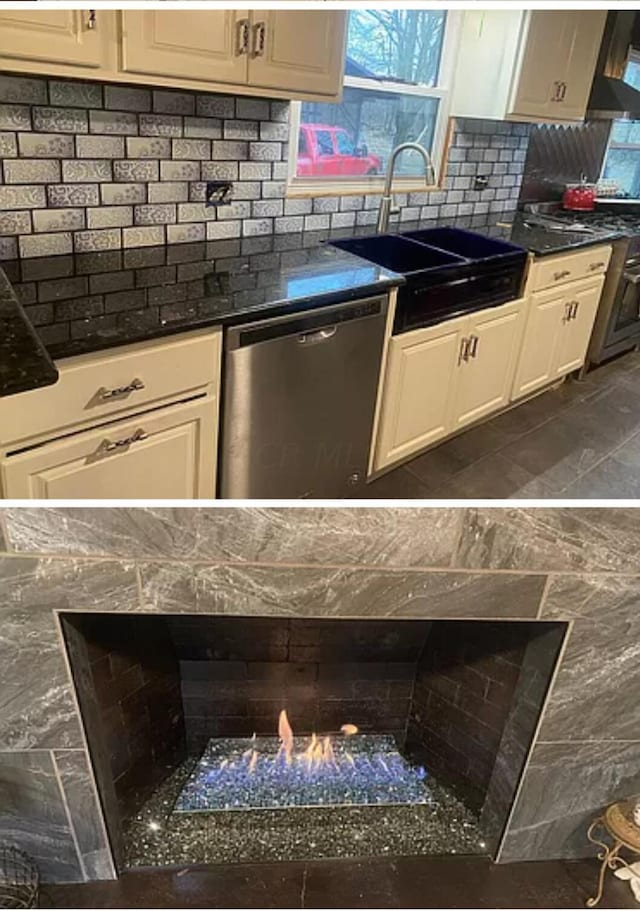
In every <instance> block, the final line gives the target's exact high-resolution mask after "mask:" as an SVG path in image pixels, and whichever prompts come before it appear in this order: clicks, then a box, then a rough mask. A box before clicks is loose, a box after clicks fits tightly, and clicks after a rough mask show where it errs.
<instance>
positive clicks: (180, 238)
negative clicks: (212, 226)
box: [167, 224, 205, 244]
mask: <svg viewBox="0 0 640 911" xmlns="http://www.w3.org/2000/svg"><path fill="white" fill-rule="evenodd" d="M204 239H205V227H204V224H188V225H167V242H168V243H170V244H188V243H194V242H195V241H200V240H204Z"/></svg>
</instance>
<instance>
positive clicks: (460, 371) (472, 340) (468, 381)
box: [373, 300, 524, 471]
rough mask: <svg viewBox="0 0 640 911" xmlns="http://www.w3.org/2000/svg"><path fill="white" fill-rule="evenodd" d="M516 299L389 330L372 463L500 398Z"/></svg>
mask: <svg viewBox="0 0 640 911" xmlns="http://www.w3.org/2000/svg"><path fill="white" fill-rule="evenodd" d="M523 306H524V302H523V301H522V300H517V301H512V302H510V303H508V304H504V305H503V306H500V307H494V308H491V309H488V310H482V311H480V312H479V313H475V314H473V315H471V316H465V317H460V318H459V319H454V320H450V321H448V322H445V323H440V324H439V325H437V326H430V327H428V328H425V329H418V330H416V331H414V332H407V333H404V334H402V335H396V336H392V337H391V339H390V341H389V350H388V355H387V365H386V372H385V379H384V383H383V385H382V393H381V395H382V399H381V408H380V422H379V426H378V433H377V440H376V445H375V455H374V459H373V470H374V471H378V470H380V469H382V468H385V467H387V466H389V465H392V464H394V463H396V462H399V461H401V460H402V459H404V458H406V457H407V456H410V455H413V454H414V453H417V452H420V451H421V450H422V449H425V448H426V447H427V446H430V445H431V444H432V443H436V442H437V441H438V440H441V439H444V438H445V437H447V436H450V435H451V434H452V433H454V432H455V431H456V430H457V429H459V428H461V427H464V426H466V425H467V424H470V423H472V422H473V421H476V420H479V419H480V418H482V417H484V416H485V415H487V414H490V413H491V412H493V411H497V410H498V409H500V408H501V407H503V406H504V405H506V404H507V402H508V401H509V394H510V391H511V386H512V383H513V373H514V370H515V365H516V357H517V353H518V349H519V346H520V338H521V332H522V326H523V318H524V310H523Z"/></svg>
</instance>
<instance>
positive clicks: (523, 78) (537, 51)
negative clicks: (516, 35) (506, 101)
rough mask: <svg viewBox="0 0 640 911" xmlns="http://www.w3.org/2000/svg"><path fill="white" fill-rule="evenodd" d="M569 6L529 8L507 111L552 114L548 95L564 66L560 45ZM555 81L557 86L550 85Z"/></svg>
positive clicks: (567, 24)
mask: <svg viewBox="0 0 640 911" xmlns="http://www.w3.org/2000/svg"><path fill="white" fill-rule="evenodd" d="M569 16H570V11H569V10H532V11H531V12H530V13H529V20H528V27H527V30H526V33H525V37H524V45H523V48H522V51H521V57H520V67H519V70H518V71H517V74H516V81H515V86H514V93H513V97H512V102H511V109H510V113H511V114H520V115H522V116H524V117H535V118H545V117H555V116H558V115H557V114H556V113H555V112H554V105H555V106H557V104H558V102H553V101H552V100H551V99H552V98H553V97H555V95H556V94H559V91H556V89H559V84H560V82H561V81H562V77H563V75H564V73H565V69H566V59H563V52H564V51H563V49H564V48H565V47H566V44H567V38H566V36H567V33H568V32H569V30H570V28H571V24H570V22H569ZM554 83H557V86H556V85H554Z"/></svg>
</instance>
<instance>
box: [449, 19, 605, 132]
mask: <svg viewBox="0 0 640 911" xmlns="http://www.w3.org/2000/svg"><path fill="white" fill-rule="evenodd" d="M605 19H606V10H596V9H582V10H531V11H525V10H467V11H465V13H464V18H463V22H462V27H461V39H460V45H459V51H458V57H457V63H456V72H455V76H454V88H453V96H452V108H451V112H452V114H454V115H457V116H466V117H490V118H494V119H503V118H506V119H509V118H510V119H514V120H518V119H520V120H543V121H549V120H560V121H562V120H582V119H583V118H584V116H585V112H586V106H587V101H588V97H589V91H590V89H591V83H592V81H593V74H594V70H595V65H596V60H597V56H598V50H599V47H600V42H601V39H602V33H603V30H604V24H605ZM490 61H493V62H492V63H491V62H490Z"/></svg>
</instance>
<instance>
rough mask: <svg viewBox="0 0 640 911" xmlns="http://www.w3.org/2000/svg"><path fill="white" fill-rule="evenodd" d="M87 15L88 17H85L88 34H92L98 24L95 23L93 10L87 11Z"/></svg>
mask: <svg viewBox="0 0 640 911" xmlns="http://www.w3.org/2000/svg"><path fill="white" fill-rule="evenodd" d="M88 13H89V15H88V16H87V28H88V29H89V31H90V32H93V31H95V29H96V28H97V27H98V23H97V21H96V11H95V10H94V9H90V10H88Z"/></svg>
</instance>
